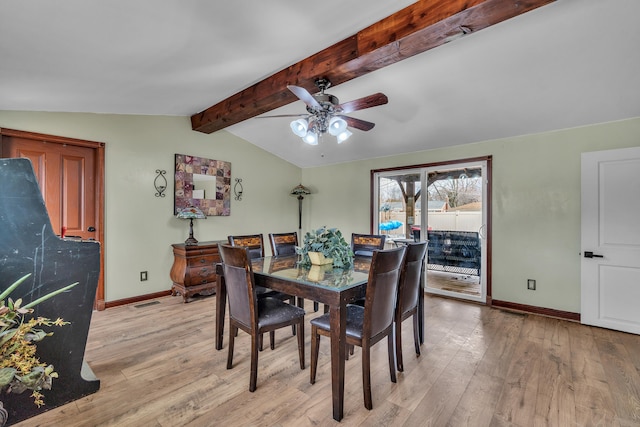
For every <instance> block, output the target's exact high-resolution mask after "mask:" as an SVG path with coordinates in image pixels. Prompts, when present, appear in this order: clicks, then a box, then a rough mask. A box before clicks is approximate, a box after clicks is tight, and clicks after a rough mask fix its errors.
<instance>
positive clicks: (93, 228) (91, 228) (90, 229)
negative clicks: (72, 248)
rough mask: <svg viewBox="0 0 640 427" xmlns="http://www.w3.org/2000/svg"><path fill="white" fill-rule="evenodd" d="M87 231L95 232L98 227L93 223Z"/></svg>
mask: <svg viewBox="0 0 640 427" xmlns="http://www.w3.org/2000/svg"><path fill="white" fill-rule="evenodd" d="M87 231H89V232H90V233H93V232H94V231H96V228H95V227H94V226H93V225H92V226H91V227H89V228H87Z"/></svg>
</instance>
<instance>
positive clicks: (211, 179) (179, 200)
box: [173, 154, 231, 216]
mask: <svg viewBox="0 0 640 427" xmlns="http://www.w3.org/2000/svg"><path fill="white" fill-rule="evenodd" d="M190 206H196V207H198V208H200V210H202V212H204V214H205V215H207V216H229V215H230V214H231V163H230V162H225V161H223V160H212V159H205V158H204V157H195V156H189V155H186V154H176V173H175V198H174V207H173V214H174V215H177V214H178V212H179V211H180V210H182V209H184V208H187V207H190Z"/></svg>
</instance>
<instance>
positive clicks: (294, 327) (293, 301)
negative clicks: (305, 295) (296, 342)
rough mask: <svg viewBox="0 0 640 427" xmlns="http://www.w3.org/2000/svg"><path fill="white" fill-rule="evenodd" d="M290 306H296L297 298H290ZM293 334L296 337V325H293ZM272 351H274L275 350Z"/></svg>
mask: <svg viewBox="0 0 640 427" xmlns="http://www.w3.org/2000/svg"><path fill="white" fill-rule="evenodd" d="M289 304H291V305H293V306H295V305H296V297H291V298H289ZM291 334H292V335H293V336H294V337H295V336H296V325H291ZM271 350H273V348H272V349H271Z"/></svg>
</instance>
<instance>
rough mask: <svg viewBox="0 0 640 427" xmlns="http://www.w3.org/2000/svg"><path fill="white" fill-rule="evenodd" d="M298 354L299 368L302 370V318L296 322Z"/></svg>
mask: <svg viewBox="0 0 640 427" xmlns="http://www.w3.org/2000/svg"><path fill="white" fill-rule="evenodd" d="M298 356H299V357H300V369H302V370H304V362H305V361H304V318H303V319H302V320H301V321H300V323H298Z"/></svg>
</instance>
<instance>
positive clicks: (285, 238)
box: [269, 231, 298, 256]
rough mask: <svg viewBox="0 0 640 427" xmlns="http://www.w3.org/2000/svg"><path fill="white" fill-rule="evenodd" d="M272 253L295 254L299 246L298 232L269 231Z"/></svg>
mask: <svg viewBox="0 0 640 427" xmlns="http://www.w3.org/2000/svg"><path fill="white" fill-rule="evenodd" d="M269 243H270V244H271V253H272V254H273V255H274V256H279V255H295V253H296V246H298V233H296V232H295V231H294V232H293V233H269Z"/></svg>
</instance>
